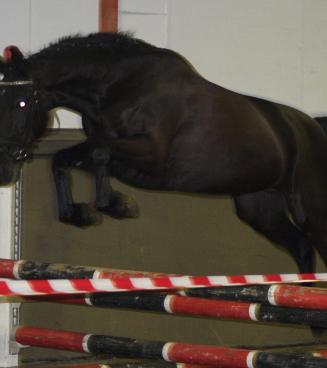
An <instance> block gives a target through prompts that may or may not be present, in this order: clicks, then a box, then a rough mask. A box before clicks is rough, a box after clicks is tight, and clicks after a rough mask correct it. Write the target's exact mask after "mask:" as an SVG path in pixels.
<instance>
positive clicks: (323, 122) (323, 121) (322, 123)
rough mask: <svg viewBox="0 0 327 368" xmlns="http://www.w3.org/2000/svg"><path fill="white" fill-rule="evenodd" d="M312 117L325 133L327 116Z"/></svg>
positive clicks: (326, 130)
mask: <svg viewBox="0 0 327 368" xmlns="http://www.w3.org/2000/svg"><path fill="white" fill-rule="evenodd" d="M314 119H315V120H316V121H317V122H318V123H319V125H320V126H321V127H322V129H323V131H324V132H325V134H326V135H327V116H318V117H316V118H314Z"/></svg>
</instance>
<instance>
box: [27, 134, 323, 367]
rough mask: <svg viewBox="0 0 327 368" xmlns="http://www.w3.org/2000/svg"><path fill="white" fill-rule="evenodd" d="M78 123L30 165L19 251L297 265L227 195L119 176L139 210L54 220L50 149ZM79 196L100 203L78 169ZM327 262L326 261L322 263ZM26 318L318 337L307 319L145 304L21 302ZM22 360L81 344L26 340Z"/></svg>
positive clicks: (182, 263) (71, 257) (148, 267)
mask: <svg viewBox="0 0 327 368" xmlns="http://www.w3.org/2000/svg"><path fill="white" fill-rule="evenodd" d="M81 136H82V133H81V132H77V131H70V130H67V131H60V132H59V133H58V132H55V133H52V134H51V135H50V136H48V137H47V138H45V140H46V141H47V142H46V144H44V145H43V144H42V143H41V144H40V147H39V151H38V154H37V156H36V158H35V160H34V161H32V162H31V163H29V164H27V165H25V166H24V169H23V179H22V183H23V190H22V203H21V204H22V229H21V231H22V254H21V258H22V259H30V260H36V261H46V262H53V263H71V264H81V265H83V264H84V265H97V266H103V267H112V268H118V269H130V270H144V271H155V272H163V273H174V274H176V273H178V274H194V275H195V274H198V275H199V274H203V275H210V274H212V275H218V274H221V275H224V274H264V273H265V274H267V273H276V272H281V273H287V272H288V273H289V272H297V268H296V265H295V264H294V262H293V260H292V259H291V258H290V256H289V255H288V254H286V253H285V252H284V251H282V250H280V249H277V248H276V246H274V245H272V244H269V243H268V242H267V241H266V240H265V239H263V238H262V237H260V236H259V235H257V234H255V233H254V231H252V230H251V229H250V228H248V227H247V226H246V225H244V224H243V223H241V222H240V221H239V220H237V218H236V216H235V213H234V210H233V206H232V202H231V201H230V200H229V199H228V198H219V197H217V198H213V197H210V198H209V197H205V196H199V197H198V196H189V195H180V194H176V193H159V192H156V193H154V192H148V191H144V190H136V189H133V188H131V187H128V186H125V185H122V184H120V183H118V182H113V185H114V186H115V188H116V189H120V188H121V189H122V191H123V192H124V193H126V194H129V195H131V196H133V197H134V198H135V199H136V200H137V202H138V204H139V206H140V209H141V216H140V217H139V218H138V219H131V220H115V219H112V218H109V217H106V216H104V217H103V219H102V224H100V225H99V226H93V227H89V228H87V229H79V228H76V227H73V226H70V225H64V224H62V223H60V222H58V220H57V213H56V212H55V211H56V210H55V209H56V206H55V201H56V199H55V191H54V187H53V183H52V177H51V171H50V160H49V155H51V154H52V153H53V152H55V151H56V150H57V149H59V148H63V147H66V146H70V145H72V144H74V143H76V141H78V140H80V139H81ZM73 192H74V196H75V198H76V200H77V202H80V201H83V200H85V198H87V201H88V202H90V203H91V202H93V198H92V195H91V193H92V192H93V182H92V180H91V179H90V178H89V177H88V176H87V175H86V174H84V173H80V172H74V174H73ZM319 268H320V269H321V270H323V267H322V266H320V267H318V270H319ZM21 324H22V325H30V326H40V327H45V328H62V329H66V330H72V331H92V333H97V334H105V335H116V336H129V337H135V338H139V339H146V340H160V341H181V342H189V343H199V344H211V345H224V346H236V345H248V346H249V345H253V346H255V345H274V344H278V345H280V344H292V343H299V342H300V343H301V342H308V341H312V340H313V338H312V334H311V332H310V330H309V328H306V327H290V326H285V327H284V326H277V325H273V326H272V325H265V324H251V323H244V322H242V323H241V322H234V321H218V320H215V319H210V318H202V319H200V318H192V317H181V316H170V315H162V314H156V313H152V312H144V311H131V310H118V309H117V310H115V309H87V308H85V307H78V306H74V305H58V304H47V303H45V304H44V303H33V304H23V305H22V307H21ZM20 354H21V360H22V361H31V360H36V361H37V360H40V359H43V358H46V359H48V358H51V357H52V358H55V359H57V358H58V359H64V358H66V357H67V356H71V355H74V354H75V353H65V352H60V353H59V354H58V352H56V351H51V350H44V349H43V350H42V349H39V348H28V349H23V350H22V351H21V353H20Z"/></svg>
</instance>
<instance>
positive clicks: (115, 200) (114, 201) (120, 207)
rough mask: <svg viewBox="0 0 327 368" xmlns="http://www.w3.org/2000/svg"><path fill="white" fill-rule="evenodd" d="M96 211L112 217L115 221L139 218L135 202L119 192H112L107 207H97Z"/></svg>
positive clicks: (138, 210)
mask: <svg viewBox="0 0 327 368" xmlns="http://www.w3.org/2000/svg"><path fill="white" fill-rule="evenodd" d="M96 208H97V210H99V211H101V212H103V213H105V214H107V215H109V216H111V217H114V218H116V219H124V218H137V217H139V216H140V209H139V206H138V204H137V203H136V201H135V200H134V199H133V198H132V197H129V196H127V195H125V194H122V193H120V192H113V193H112V197H111V199H110V204H109V205H108V206H104V207H101V206H97V207H96Z"/></svg>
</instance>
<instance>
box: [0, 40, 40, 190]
mask: <svg viewBox="0 0 327 368" xmlns="http://www.w3.org/2000/svg"><path fill="white" fill-rule="evenodd" d="M46 121H47V119H46V110H45V108H44V107H43V106H42V101H41V97H40V92H39V91H38V89H37V87H36V86H35V84H34V82H33V80H31V79H30V77H29V76H28V74H27V70H26V63H25V59H24V57H23V55H22V54H21V52H20V51H19V49H18V48H16V47H14V46H9V47H7V48H6V49H5V52H4V60H1V61H0V185H5V184H8V183H10V182H12V181H13V180H15V179H16V178H17V174H18V172H19V168H20V166H21V164H22V163H23V162H24V161H26V160H27V159H29V157H30V156H31V150H32V148H33V143H34V142H35V140H36V139H37V138H38V137H39V136H40V135H42V133H43V132H44V130H45V127H46Z"/></svg>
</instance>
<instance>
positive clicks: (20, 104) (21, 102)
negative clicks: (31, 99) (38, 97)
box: [18, 100, 27, 109]
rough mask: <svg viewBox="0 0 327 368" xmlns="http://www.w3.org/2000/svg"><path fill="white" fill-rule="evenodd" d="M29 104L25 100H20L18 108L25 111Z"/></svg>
mask: <svg viewBox="0 0 327 368" xmlns="http://www.w3.org/2000/svg"><path fill="white" fill-rule="evenodd" d="M26 105H27V103H26V101H24V100H20V101H18V106H19V107H20V108H21V109H24V108H25V107H26Z"/></svg>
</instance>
